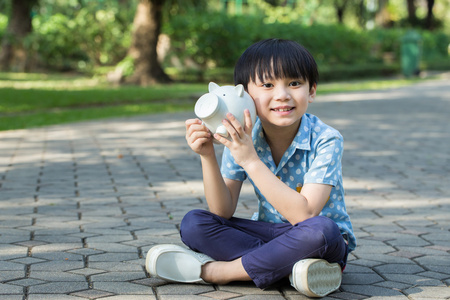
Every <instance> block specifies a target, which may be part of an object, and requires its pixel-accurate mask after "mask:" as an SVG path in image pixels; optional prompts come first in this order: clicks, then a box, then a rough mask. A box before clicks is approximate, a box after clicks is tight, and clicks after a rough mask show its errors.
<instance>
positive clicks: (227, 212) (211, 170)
mask: <svg viewBox="0 0 450 300" xmlns="http://www.w3.org/2000/svg"><path fill="white" fill-rule="evenodd" d="M186 141H187V143H188V145H189V146H190V147H191V149H192V150H193V151H194V152H195V153H197V154H199V155H200V158H201V162H202V172H203V185H204V190H205V198H206V202H207V203H208V207H209V209H210V211H211V212H212V213H214V214H216V215H219V216H221V217H224V218H227V219H229V218H231V217H232V216H233V214H234V212H235V210H236V206H237V200H238V197H239V193H240V190H241V186H242V182H240V181H235V180H230V179H225V180H224V179H223V177H222V174H221V173H220V168H219V165H218V163H217V159H216V154H215V151H214V146H213V144H212V137H211V133H210V132H209V130H208V128H206V126H205V125H204V124H202V121H200V120H199V119H189V120H187V121H186Z"/></svg>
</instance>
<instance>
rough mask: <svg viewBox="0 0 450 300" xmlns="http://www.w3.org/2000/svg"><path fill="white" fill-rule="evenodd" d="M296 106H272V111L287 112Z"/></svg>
mask: <svg viewBox="0 0 450 300" xmlns="http://www.w3.org/2000/svg"><path fill="white" fill-rule="evenodd" d="M294 108H295V107H276V108H272V109H271V110H272V111H278V112H286V111H291V110H293V109H294Z"/></svg>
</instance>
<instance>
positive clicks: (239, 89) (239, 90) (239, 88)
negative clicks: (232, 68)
mask: <svg viewBox="0 0 450 300" xmlns="http://www.w3.org/2000/svg"><path fill="white" fill-rule="evenodd" d="M234 90H235V91H236V94H237V95H238V96H239V97H242V96H243V95H244V86H243V85H242V84H238V85H237V86H235V87H234Z"/></svg>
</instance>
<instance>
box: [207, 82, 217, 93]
mask: <svg viewBox="0 0 450 300" xmlns="http://www.w3.org/2000/svg"><path fill="white" fill-rule="evenodd" d="M218 88H220V86H219V85H218V84H217V83H214V82H210V83H209V85H208V91H209V92H210V93H211V92H212V91H214V90H215V89H218Z"/></svg>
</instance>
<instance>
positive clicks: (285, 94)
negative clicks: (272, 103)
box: [275, 85, 291, 101]
mask: <svg viewBox="0 0 450 300" xmlns="http://www.w3.org/2000/svg"><path fill="white" fill-rule="evenodd" d="M275 99H276V100H279V101H287V100H290V99H291V94H290V93H289V89H288V88H287V87H285V86H284V85H279V86H277V87H276V88H275Z"/></svg>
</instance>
